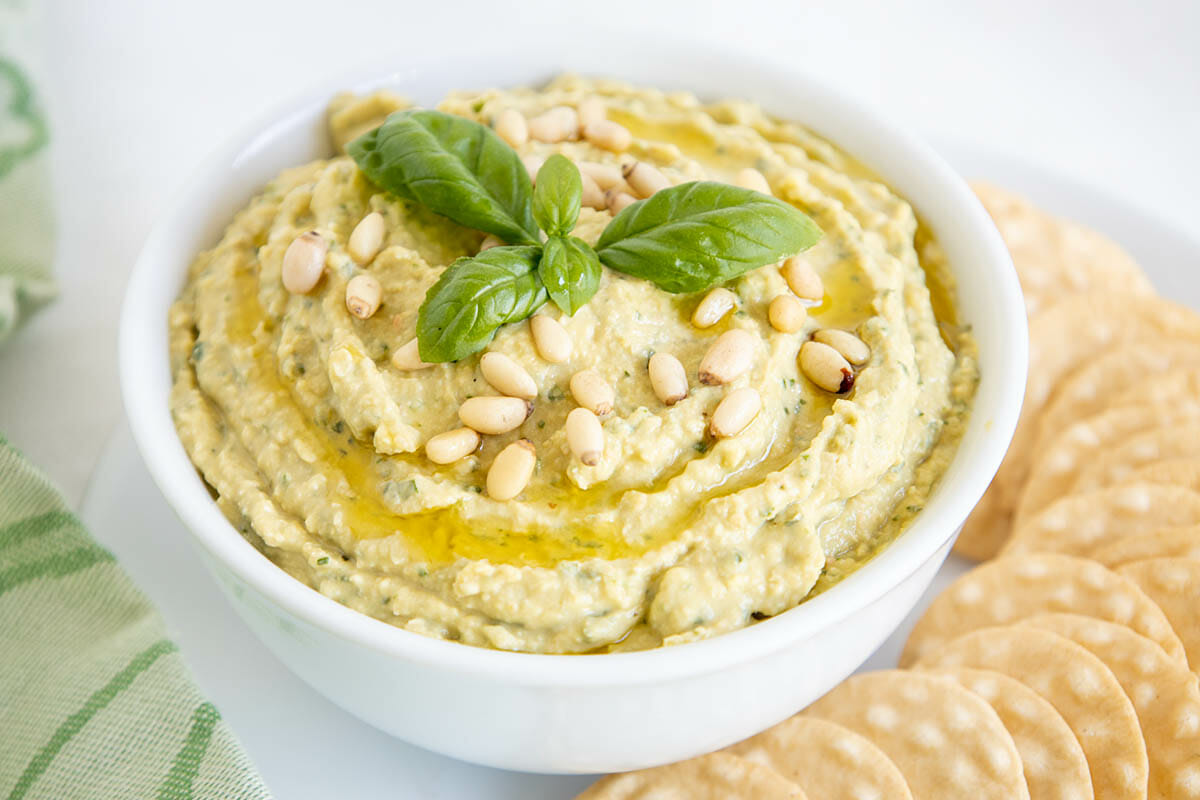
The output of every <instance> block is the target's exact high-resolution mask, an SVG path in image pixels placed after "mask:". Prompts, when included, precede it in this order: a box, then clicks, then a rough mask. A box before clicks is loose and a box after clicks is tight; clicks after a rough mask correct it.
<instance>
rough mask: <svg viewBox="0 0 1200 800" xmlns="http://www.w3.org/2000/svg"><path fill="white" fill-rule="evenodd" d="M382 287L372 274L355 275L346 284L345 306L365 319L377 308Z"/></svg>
mask: <svg viewBox="0 0 1200 800" xmlns="http://www.w3.org/2000/svg"><path fill="white" fill-rule="evenodd" d="M382 299H383V287H382V286H380V285H379V280H378V279H377V278H376V277H375V276H374V275H368V274H367V273H365V272H364V273H362V274H361V275H355V276H354V277H353V278H351V279H350V281H349V282H348V283H347V284H346V308H348V309H349V310H350V313H351V314H353V315H354V316H356V317H358V318H359V319H367V318H369V317H370V316H371V315H372V314H374V313H375V312H376V311H378V310H379V301H380V300H382Z"/></svg>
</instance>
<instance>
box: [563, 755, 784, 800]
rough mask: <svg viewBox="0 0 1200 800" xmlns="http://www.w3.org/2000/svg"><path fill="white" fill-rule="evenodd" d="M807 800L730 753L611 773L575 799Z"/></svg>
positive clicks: (770, 774)
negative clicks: (739, 798)
mask: <svg viewBox="0 0 1200 800" xmlns="http://www.w3.org/2000/svg"><path fill="white" fill-rule="evenodd" d="M734 797H753V798H762V799H763V800H776V798H778V800H804V793H803V792H802V791H801V790H800V787H799V786H797V785H796V784H794V783H792V782H791V781H789V780H788V779H787V778H785V777H783V776H782V775H780V774H779V773H778V772H776V771H775V770H773V769H771V768H770V767H765V766H763V765H762V764H756V763H754V762H753V761H747V760H746V759H744V758H739V757H738V756H734V755H730V754H729V753H709V754H708V755H705V756H699V757H698V758H692V759H689V760H687V761H679V762H676V763H674V764H665V765H663V766H661V767H651V768H650V769H640V770H637V771H635V772H621V773H617V774H615V775H608V776H606V777H603V778H601V779H600V780H598V781H596V782H595V783H593V784H592V785H591V786H589V787H588V788H587V789H585V790H584V791H583V793H582V794H580V795H579V796H578V797H577V798H576V800H673V799H674V798H679V800H683V799H684V798H687V800H730V798H734Z"/></svg>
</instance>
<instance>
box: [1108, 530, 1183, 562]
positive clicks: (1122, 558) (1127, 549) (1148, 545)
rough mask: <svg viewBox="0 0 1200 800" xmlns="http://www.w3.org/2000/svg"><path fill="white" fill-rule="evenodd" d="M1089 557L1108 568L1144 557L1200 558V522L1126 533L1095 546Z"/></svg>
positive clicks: (1141, 559) (1140, 559) (1143, 558)
mask: <svg viewBox="0 0 1200 800" xmlns="http://www.w3.org/2000/svg"><path fill="white" fill-rule="evenodd" d="M1091 557H1092V558H1094V559H1095V560H1097V561H1099V562H1100V563H1101V564H1103V565H1104V566H1106V567H1108V568H1109V569H1115V568H1116V567H1119V566H1121V565H1122V564H1128V563H1129V562H1130V561H1143V560H1145V559H1147V558H1200V525H1190V526H1185V527H1182V528H1160V529H1159V530H1156V531H1151V532H1150V533H1143V534H1139V535H1137V536H1127V537H1125V538H1123V539H1118V540H1117V541H1115V542H1109V543H1108V544H1106V545H1104V546H1103V547H1100V548H1098V549H1097V550H1096V551H1095V552H1093V553H1092V555H1091Z"/></svg>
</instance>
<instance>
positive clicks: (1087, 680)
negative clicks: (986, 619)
mask: <svg viewBox="0 0 1200 800" xmlns="http://www.w3.org/2000/svg"><path fill="white" fill-rule="evenodd" d="M921 666H922V667H925V668H933V667H972V668H975V669H990V670H995V671H996V672H1002V673H1004V674H1005V675H1008V676H1010V677H1012V678H1016V679H1017V680H1019V681H1020V682H1021V683H1023V684H1025V685H1026V686H1028V687H1029V688H1031V689H1033V690H1034V691H1035V692H1037V693H1038V694H1040V695H1041V696H1042V697H1044V698H1045V699H1046V700H1048V701H1049V702H1050V705H1052V706H1054V708H1055V709H1056V710H1057V711H1058V713H1059V714H1061V715H1062V718H1063V719H1064V720H1066V722H1067V725H1069V726H1070V728H1071V730H1072V731H1073V732H1074V733H1075V737H1076V738H1077V739H1078V740H1079V744H1080V745H1081V746H1082V747H1083V754H1084V756H1085V757H1086V758H1087V762H1088V771H1089V772H1090V773H1091V775H1092V788H1093V789H1094V790H1095V793H1096V800H1116V798H1121V800H1125V798H1128V800H1135V799H1136V800H1141V799H1142V798H1145V797H1146V782H1147V776H1148V772H1149V764H1148V759H1147V756H1146V742H1145V740H1144V739H1143V738H1142V731H1141V728H1140V727H1139V726H1138V719H1137V714H1136V712H1135V711H1134V708H1133V704H1132V703H1131V702H1130V700H1129V698H1128V697H1126V696H1125V692H1124V690H1123V689H1122V688H1121V684H1120V683H1119V682H1118V681H1117V679H1116V677H1115V676H1114V675H1113V673H1112V670H1110V669H1109V668H1108V667H1106V666H1105V665H1104V662H1102V661H1101V660H1100V659H1098V658H1097V657H1096V656H1094V655H1092V654H1091V653H1090V652H1088V651H1087V650H1086V649H1084V648H1083V647H1080V646H1079V645H1077V644H1075V643H1074V642H1072V641H1071V640H1069V639H1064V638H1063V637H1061V636H1059V635H1057V634H1053V633H1049V632H1047V631H1042V630H1038V629H1036V628H1031V627H1028V626H1023V625H1005V626H1001V627H996V628H984V629H982V630H977V631H972V632H971V633H968V634H966V635H964V636H960V637H959V638H957V639H955V640H953V641H951V642H947V643H946V644H945V645H943V646H942V647H941V648H939V649H938V650H936V651H933V652H930V653H927V654H926V655H925V656H924V657H923V658H922V659H921Z"/></svg>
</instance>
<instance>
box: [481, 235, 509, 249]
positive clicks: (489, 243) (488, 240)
mask: <svg viewBox="0 0 1200 800" xmlns="http://www.w3.org/2000/svg"><path fill="white" fill-rule="evenodd" d="M502 244H504V242H503V241H502V240H501V239H500V237H499V236H493V235H492V234H490V233H489V234H488V235H487V236H485V237H483V241H482V242H480V243H479V252H481V253H482V252H483V251H484V250H491V249H492V248H493V247H499V246H500V245H502Z"/></svg>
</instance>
